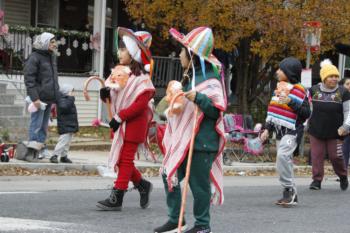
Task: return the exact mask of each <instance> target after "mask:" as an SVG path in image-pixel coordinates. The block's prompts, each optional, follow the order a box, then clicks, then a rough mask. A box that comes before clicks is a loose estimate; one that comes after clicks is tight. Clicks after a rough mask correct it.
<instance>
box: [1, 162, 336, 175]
mask: <svg viewBox="0 0 350 233" xmlns="http://www.w3.org/2000/svg"><path fill="white" fill-rule="evenodd" d="M101 165H102V164H52V163H0V171H2V172H5V171H7V170H11V171H16V170H18V169H19V170H21V169H25V170H26V171H27V175H28V173H33V174H40V172H41V171H45V173H52V174H56V175H58V174H59V175H69V174H70V173H71V172H78V173H79V172H82V173H87V175H89V174H90V175H97V174H98V170H97V166H101ZM160 166H161V164H147V165H143V164H141V165H140V164H139V165H138V164H136V167H137V168H138V169H139V170H140V172H141V173H144V174H146V175H148V176H158V174H159V168H160ZM328 168H330V169H332V167H331V166H325V169H328ZM223 169H224V176H237V175H238V176H257V175H259V173H261V172H267V173H268V174H270V175H274V174H275V173H276V167H275V166H273V165H236V166H224V167H223ZM311 169H312V167H311V166H309V165H307V166H294V172H295V173H305V172H311ZM14 175H16V174H14ZM85 175H86V174H85ZM0 176H1V172H0Z"/></svg>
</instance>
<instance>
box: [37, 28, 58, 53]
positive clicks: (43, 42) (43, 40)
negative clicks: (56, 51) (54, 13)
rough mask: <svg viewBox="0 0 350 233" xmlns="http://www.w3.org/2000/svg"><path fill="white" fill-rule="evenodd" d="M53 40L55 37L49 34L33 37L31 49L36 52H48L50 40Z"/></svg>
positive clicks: (44, 33)
mask: <svg viewBox="0 0 350 233" xmlns="http://www.w3.org/2000/svg"><path fill="white" fill-rule="evenodd" d="M53 38H55V35H54V34H52V33H49V32H43V33H41V34H40V35H38V36H36V37H35V40H34V43H33V47H34V48H35V49H37V50H46V51H47V50H48V49H49V44H50V40H52V39H53Z"/></svg>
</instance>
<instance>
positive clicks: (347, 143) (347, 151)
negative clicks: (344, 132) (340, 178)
mask: <svg viewBox="0 0 350 233" xmlns="http://www.w3.org/2000/svg"><path fill="white" fill-rule="evenodd" d="M342 149H343V157H344V162H345V168H346V170H348V166H349V156H350V136H349V135H348V136H346V137H345V139H344V141H343V148H342Z"/></svg>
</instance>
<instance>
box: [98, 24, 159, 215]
mask: <svg viewBox="0 0 350 233" xmlns="http://www.w3.org/2000/svg"><path fill="white" fill-rule="evenodd" d="M118 35H119V37H120V38H121V40H120V42H119V48H118V57H119V62H120V65H122V66H126V67H128V68H125V67H124V68H123V67H117V68H115V70H114V71H118V72H120V74H119V76H120V77H123V76H125V73H126V74H127V73H128V72H130V74H129V78H127V79H125V78H122V79H123V80H124V81H126V84H125V85H124V84H123V85H117V88H116V86H115V82H114V81H113V79H114V77H113V75H116V74H115V72H113V73H112V75H111V76H110V77H109V78H108V79H107V80H106V87H105V88H101V90H100V97H101V99H102V100H103V101H106V99H107V98H108V99H109V100H110V102H111V110H112V113H113V118H112V120H111V121H110V123H109V125H110V127H111V128H112V129H113V131H114V137H113V142H112V147H111V151H110V155H109V159H108V168H109V169H114V170H115V171H116V172H117V173H118V176H117V179H116V180H115V182H114V187H113V189H112V192H111V194H110V196H109V198H107V199H105V200H103V201H99V202H98V203H97V207H99V208H101V209H103V210H112V211H120V210H121V209H122V204H123V197H124V194H125V192H126V191H127V189H128V183H129V181H131V182H133V184H134V185H135V187H136V189H137V190H138V191H139V192H140V206H141V208H147V207H148V206H149V195H150V192H151V191H152V183H150V182H149V181H147V180H145V179H143V178H142V175H141V173H140V172H139V171H138V170H137V169H136V167H135V165H134V158H135V154H136V152H137V148H138V145H139V144H141V143H144V142H145V140H146V136H147V131H148V125H149V122H150V121H151V119H152V116H153V113H152V108H151V105H150V100H151V99H152V97H153V96H154V93H155V88H154V86H153V84H152V81H151V79H150V74H149V71H150V68H151V67H150V63H151V61H152V57H151V53H150V51H149V47H150V44H151V40H152V37H151V34H150V33H148V32H144V31H143V32H135V33H134V32H132V31H131V30H129V29H127V28H122V27H119V28H118Z"/></svg>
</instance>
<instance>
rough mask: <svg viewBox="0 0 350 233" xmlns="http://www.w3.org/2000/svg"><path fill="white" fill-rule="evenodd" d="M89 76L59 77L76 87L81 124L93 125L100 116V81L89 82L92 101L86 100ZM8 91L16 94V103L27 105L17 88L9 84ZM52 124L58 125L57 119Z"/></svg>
mask: <svg viewBox="0 0 350 233" xmlns="http://www.w3.org/2000/svg"><path fill="white" fill-rule="evenodd" d="M86 79H87V77H65V76H60V77H59V83H60V84H63V83H64V84H70V85H72V86H73V87H74V90H75V91H74V92H75V93H74V94H75V103H76V106H77V110H78V121H79V125H80V126H91V122H92V121H93V120H94V119H95V118H97V116H98V104H99V103H98V102H99V83H98V82H97V81H92V82H91V83H90V84H89V88H88V90H89V96H90V98H91V100H90V101H86V100H85V98H84V95H83V85H84V81H85V80H86ZM7 89H8V90H7V93H9V94H15V95H16V100H15V104H16V105H23V106H24V105H25V103H24V99H23V97H22V96H21V95H20V94H19V93H18V92H17V90H16V89H15V88H14V87H13V86H12V85H11V84H8V86H7ZM51 125H56V121H54V122H52V123H51Z"/></svg>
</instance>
